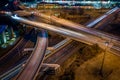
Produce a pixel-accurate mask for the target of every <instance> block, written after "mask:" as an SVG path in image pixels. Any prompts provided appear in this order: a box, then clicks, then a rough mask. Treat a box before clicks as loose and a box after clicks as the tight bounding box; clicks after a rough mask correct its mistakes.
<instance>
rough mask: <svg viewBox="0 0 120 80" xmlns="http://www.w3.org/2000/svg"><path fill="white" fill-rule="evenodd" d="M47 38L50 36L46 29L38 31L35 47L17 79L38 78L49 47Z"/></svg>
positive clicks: (29, 79)
mask: <svg viewBox="0 0 120 80" xmlns="http://www.w3.org/2000/svg"><path fill="white" fill-rule="evenodd" d="M47 39H48V36H47V33H46V31H45V30H42V31H41V32H39V33H38V37H37V43H36V46H35V49H34V51H33V52H32V55H31V56H30V58H29V59H28V61H27V62H26V64H25V67H24V68H23V70H22V71H21V72H20V73H19V74H18V76H17V77H16V78H15V80H34V79H35V78H36V76H37V75H38V71H39V69H40V68H41V64H42V62H43V58H44V55H45V51H46V48H47V42H48V40H47Z"/></svg>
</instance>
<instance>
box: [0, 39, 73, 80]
mask: <svg viewBox="0 0 120 80" xmlns="http://www.w3.org/2000/svg"><path fill="white" fill-rule="evenodd" d="M71 41H72V40H70V39H69V38H66V39H64V40H63V41H61V42H59V43H58V44H56V45H54V46H53V48H54V50H53V51H50V50H46V52H45V59H47V58H48V57H50V56H51V55H53V54H55V53H56V52H58V50H60V49H62V48H63V47H64V46H66V45H68V44H69V43H70V42H71ZM45 59H44V60H45ZM25 63H26V59H25V60H23V61H22V62H21V63H19V65H17V66H15V67H13V68H12V69H10V70H9V71H7V72H5V73H4V74H2V75H0V79H1V80H6V79H11V78H12V77H14V76H15V75H17V74H18V73H19V72H20V70H21V69H22V68H23V64H25Z"/></svg>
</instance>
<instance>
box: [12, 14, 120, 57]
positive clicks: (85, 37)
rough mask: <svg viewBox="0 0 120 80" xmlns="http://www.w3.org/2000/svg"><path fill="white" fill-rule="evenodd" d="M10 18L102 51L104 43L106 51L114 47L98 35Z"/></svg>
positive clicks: (109, 41) (19, 18)
mask: <svg viewBox="0 0 120 80" xmlns="http://www.w3.org/2000/svg"><path fill="white" fill-rule="evenodd" d="M11 18H13V19H14V20H17V21H18V22H21V23H24V24H28V25H31V26H35V27H36V28H38V29H41V28H43V29H46V30H50V31H52V32H56V33H58V34H62V35H64V36H67V37H70V38H72V39H75V40H77V41H80V42H83V43H86V44H98V45H99V46H100V47H101V48H103V49H105V47H106V42H107V43H109V44H107V46H108V48H109V49H108V50H110V49H111V48H112V46H113V45H114V40H112V41H111V38H110V39H109V40H106V39H103V38H101V37H99V35H98V37H97V35H92V34H90V33H86V32H83V31H81V32H76V31H74V30H69V29H65V28H60V27H57V26H53V25H49V24H45V23H41V22H36V21H30V20H27V19H25V18H21V17H17V16H11ZM102 34H103V33H102ZM105 35H106V34H105ZM106 36H107V35H106ZM113 39H114V38H113ZM114 46H117V47H118V48H120V45H114ZM118 48H117V49H116V50H117V51H118V52H119V51H120V49H118ZM118 55H119V54H118Z"/></svg>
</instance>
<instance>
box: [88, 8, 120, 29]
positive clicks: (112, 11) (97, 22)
mask: <svg viewBox="0 0 120 80" xmlns="http://www.w3.org/2000/svg"><path fill="white" fill-rule="evenodd" d="M118 9H119V8H118V7H115V8H113V9H111V10H109V11H108V12H106V13H105V14H104V15H102V16H100V17H99V18H97V19H95V20H94V21H93V22H91V23H90V24H88V25H86V27H90V28H93V27H94V26H95V25H96V24H97V25H98V24H99V22H100V21H101V20H104V19H105V18H107V17H109V16H111V15H112V16H111V17H113V16H114V15H115V14H116V13H118V11H119V10H118ZM113 14H114V15H113ZM107 20H109V19H107ZM100 23H101V22H100Z"/></svg>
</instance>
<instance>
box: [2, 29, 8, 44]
mask: <svg viewBox="0 0 120 80" xmlns="http://www.w3.org/2000/svg"><path fill="white" fill-rule="evenodd" d="M2 39H3V43H6V42H7V40H6V35H5V31H3V32H2Z"/></svg>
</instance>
